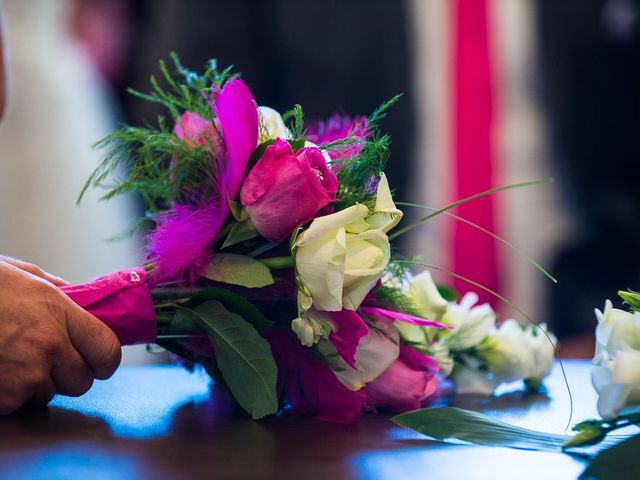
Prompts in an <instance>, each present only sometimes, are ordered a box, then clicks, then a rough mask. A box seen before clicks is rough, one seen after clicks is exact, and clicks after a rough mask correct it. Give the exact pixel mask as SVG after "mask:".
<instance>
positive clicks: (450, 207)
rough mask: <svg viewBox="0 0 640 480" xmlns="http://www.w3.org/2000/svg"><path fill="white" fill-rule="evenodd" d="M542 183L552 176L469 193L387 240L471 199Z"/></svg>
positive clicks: (549, 180)
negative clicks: (468, 195)
mask: <svg viewBox="0 0 640 480" xmlns="http://www.w3.org/2000/svg"><path fill="white" fill-rule="evenodd" d="M543 183H553V178H543V179H541V180H533V181H530V182H522V183H513V184H511V185H503V186H501V187H496V188H492V189H490V190H485V191H484V192H480V193H476V194H475V195H471V196H470V197H466V198H463V199H461V200H457V201H455V202H453V203H450V204H449V205H447V206H445V207H442V208H440V209H438V210H436V211H435V212H433V213H430V214H429V215H427V216H425V217H422V218H420V219H418V220H416V221H415V222H413V223H410V224H409V225H407V226H405V227H403V228H401V229H400V230H397V231H395V232H394V233H392V234H391V235H389V240H393V239H394V238H397V237H399V236H400V235H403V234H405V233H407V232H409V231H410V230H413V229H414V228H416V227H417V226H419V225H422V224H423V223H424V222H426V221H427V220H429V219H430V218H433V217H435V216H436V215H440V214H441V213H443V212H446V211H447V210H451V209H452V208H455V207H457V206H459V205H462V204H464V203H467V202H471V201H472V200H476V199H478V198H481V197H486V196H487V195H492V194H494V193H498V192H502V191H504V190H510V189H512V188H520V187H528V186H531V185H540V184H543Z"/></svg>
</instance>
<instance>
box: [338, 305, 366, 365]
mask: <svg viewBox="0 0 640 480" xmlns="http://www.w3.org/2000/svg"><path fill="white" fill-rule="evenodd" d="M330 314H331V320H332V321H333V323H335V325H336V330H334V331H333V332H331V334H330V335H329V340H331V343H333V345H334V346H335V347H336V350H337V351H338V353H339V354H340V356H341V357H342V358H343V359H344V361H345V362H347V364H348V365H349V366H350V367H352V368H356V350H357V348H358V344H359V343H360V339H361V338H362V337H364V336H365V335H366V334H367V333H369V327H368V326H367V324H366V323H364V320H362V318H360V315H358V314H357V313H356V312H354V311H352V310H346V309H343V310H341V311H339V312H330Z"/></svg>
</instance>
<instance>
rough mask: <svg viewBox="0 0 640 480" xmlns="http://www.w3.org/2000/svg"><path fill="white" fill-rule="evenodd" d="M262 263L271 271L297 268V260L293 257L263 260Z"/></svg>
mask: <svg viewBox="0 0 640 480" xmlns="http://www.w3.org/2000/svg"><path fill="white" fill-rule="evenodd" d="M260 261H261V262H262V263H263V264H264V265H266V266H267V267H269V268H270V269H271V270H286V269H287V268H294V267H295V266H296V259H295V258H294V257H293V256H292V255H288V256H286V257H271V258H261V259H260Z"/></svg>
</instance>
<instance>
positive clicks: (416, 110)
mask: <svg viewBox="0 0 640 480" xmlns="http://www.w3.org/2000/svg"><path fill="white" fill-rule="evenodd" d="M0 4H1V5H3V11H4V23H5V35H6V43H7V54H8V62H7V63H8V65H7V70H8V74H9V103H8V109H7V114H6V118H5V121H4V122H3V123H2V124H1V125H0V252H2V253H4V254H8V255H13V256H16V257H20V258H23V259H25V260H29V261H32V262H34V263H37V264H39V265H41V266H42V267H44V268H46V269H48V270H51V271H52V272H54V273H56V274H58V275H61V276H63V277H65V278H67V279H68V280H70V281H73V282H82V281H87V280H89V279H90V278H92V277H95V276H97V275H99V274H102V273H105V272H108V271H111V270H115V269H118V268H125V267H129V266H132V265H136V264H138V263H140V261H141V259H142V258H143V255H144V252H143V250H142V243H141V241H140V239H138V238H131V239H128V240H125V241H120V242H106V241H105V240H106V239H108V238H110V237H114V236H117V235H119V234H121V233H122V232H124V231H125V230H126V229H127V228H128V227H129V226H131V225H132V224H133V222H134V220H135V217H136V215H139V214H140V213H141V210H140V208H141V207H140V205H139V204H138V203H137V201H136V199H135V198H121V199H119V200H118V201H113V202H110V203H109V204H108V205H107V204H103V203H99V202H98V198H99V192H94V193H93V194H91V195H90V196H89V197H87V198H86V199H85V200H84V201H83V203H82V205H81V206H80V207H76V206H75V199H76V196H77V194H78V192H79V191H80V189H81V186H82V184H83V182H84V180H85V179H86V177H87V176H88V175H89V173H90V172H91V171H92V170H93V168H95V166H96V164H97V162H98V161H99V159H100V152H95V151H93V150H92V149H91V145H92V144H93V143H94V142H95V141H97V140H98V139H100V138H102V137H103V136H105V135H106V134H107V133H108V132H109V131H110V130H111V129H113V128H114V127H116V126H117V125H120V124H122V123H123V122H124V123H129V124H140V123H142V122H144V121H150V122H151V121H153V120H154V119H155V116H156V115H157V114H158V113H160V112H159V111H158V110H157V109H156V108H155V107H154V106H153V105H149V104H144V103H141V102H140V101H138V100H136V99H135V98H133V97H131V96H130V95H127V94H126V92H125V87H126V86H132V87H134V88H136V89H139V90H143V91H145V90H146V89H147V86H148V78H149V76H150V75H151V74H152V73H155V72H156V68H157V62H158V60H159V59H160V58H167V56H168V53H169V52H170V51H172V50H173V51H176V52H177V53H178V54H179V55H180V57H181V59H182V61H183V63H184V64H185V65H187V66H188V67H190V68H192V69H200V68H201V67H202V65H204V63H205V61H206V60H207V59H209V58H214V57H215V58H217V59H218V61H219V64H220V65H221V66H228V65H234V66H235V69H236V70H238V71H241V72H243V76H244V79H245V80H246V81H247V83H248V84H249V86H250V88H251V89H252V91H253V94H254V95H255V97H256V99H257V100H258V102H259V103H260V104H262V105H268V106H271V107H273V108H275V109H277V110H279V111H284V110H288V109H289V108H291V106H292V105H294V104H295V103H300V104H302V105H303V107H304V109H305V114H306V116H307V118H318V119H320V118H324V117H328V116H330V115H331V114H332V113H334V112H336V111H338V112H342V113H351V114H368V113H370V112H371V111H372V110H373V109H374V108H375V107H376V106H378V105H379V104H380V103H382V102H384V101H385V100H387V99H389V98H390V97H392V96H393V95H394V94H396V93H398V92H404V96H403V97H402V100H401V101H400V103H398V104H397V105H396V106H395V107H394V108H393V110H392V111H391V112H390V114H389V116H388V117H387V118H386V119H385V120H384V121H383V123H382V127H383V129H384V130H385V131H386V132H388V133H389V134H390V135H391V136H392V140H393V144H392V155H391V160H390V165H389V171H388V174H389V177H390V181H391V184H392V185H393V186H395V188H396V191H395V196H396V200H402V201H412V202H417V203H421V204H423V205H425V206H429V207H441V206H443V205H446V204H447V203H450V202H452V201H455V200H458V199H460V198H464V197H467V196H469V195H472V194H475V193H478V192H481V191H485V190H488V189H491V188H494V187H497V186H501V185H507V184H513V183H517V182H525V181H530V180H537V179H543V178H549V177H553V178H554V179H555V183H553V184H540V185H535V186H529V187H523V188H518V189H512V190H508V191H504V192H500V193H496V194H494V195H491V196H489V197H485V198H483V199H480V200H476V201H474V202H470V203H468V204H465V205H463V206H461V207H459V208H458V209H457V210H456V211H455V213H456V214H457V215H459V216H461V217H463V218H464V219H466V220H468V221H471V222H474V223H476V224H478V225H479V226H481V227H482V228H484V229H487V230H489V231H491V232H494V233H495V234H497V235H499V236H500V237H502V238H504V239H505V240H507V241H508V242H511V243H512V244H514V245H515V246H516V247H518V249H520V250H521V251H522V255H518V254H517V253H514V251H512V250H510V249H509V248H506V247H505V245H504V244H502V243H500V242H498V241H496V240H495V239H494V238H493V237H491V236H490V235H487V234H486V232H483V231H482V230H479V229H477V228H473V227H471V226H470V225H468V224H466V223H464V222H461V221H459V220H456V219H455V218H452V217H449V216H444V215H440V216H438V217H437V218H434V219H433V220H430V221H429V222H427V223H426V224H425V225H423V226H421V227H419V228H418V229H416V230H414V231H413V232H412V233H411V234H409V235H407V236H406V238H403V243H402V245H401V249H402V250H403V251H405V252H406V253H407V254H409V253H413V252H419V253H420V254H421V255H422V258H423V261H424V262H425V264H428V265H432V266H433V267H436V268H437V269H436V270H435V271H434V274H435V276H436V277H437V279H438V280H439V281H441V282H445V283H449V284H453V285H455V287H456V288H457V289H458V290H459V291H466V290H469V289H472V290H478V288H477V287H475V286H474V285H472V284H469V283H468V282H465V281H463V280H462V279H460V278H454V277H452V276H451V275H449V274H447V273H446V272H447V271H453V272H455V273H456V274H458V275H459V276H460V277H465V278H468V279H470V280H472V281H473V282H477V283H479V284H482V285H484V286H485V287H487V288H488V289H490V290H493V291H498V292H500V293H501V294H502V295H503V296H504V297H506V298H507V299H508V300H509V301H510V302H512V303H513V304H515V305H517V306H518V307H519V308H520V309H522V310H524V311H525V312H526V313H527V314H528V316H529V317H530V318H531V319H533V320H534V321H536V322H547V323H550V324H551V325H552V328H553V329H554V331H555V332H556V333H557V334H558V336H559V337H560V340H561V343H562V352H563V354H564V355H565V356H575V355H579V356H585V357H590V356H591V355H592V354H593V341H592V336H593V329H594V327H595V316H594V314H593V309H594V308H595V307H598V308H602V306H603V304H604V300H605V299H606V298H610V299H612V300H614V297H615V294H616V291H617V290H618V289H626V288H635V289H640V248H639V247H640V245H639V242H640V185H639V179H640V132H639V127H640V109H639V107H640V70H639V68H640V17H639V15H640V0H563V1H562V2H558V1H554V0H341V1H338V0H324V1H322V2H319V1H315V0H226V1H222V0H180V1H178V0H0ZM405 210H406V214H407V216H408V217H410V218H418V217H419V216H420V215H424V214H426V213H429V212H428V211H427V210H420V209H413V210H415V211H412V209H410V208H409V207H406V208H405ZM526 256H529V257H531V258H534V259H535V260H537V261H538V262H539V263H540V264H541V265H543V266H544V267H545V268H547V269H548V270H549V271H550V272H551V273H552V274H553V275H554V276H555V277H556V278H557V280H558V283H557V284H554V283H553V282H551V281H550V280H549V279H547V278H546V277H545V276H544V275H542V274H541V273H540V272H539V271H537V270H536V269H535V268H534V267H533V266H532V265H531V264H530V263H528V262H527V260H526ZM481 298H482V300H483V301H488V302H491V303H492V304H493V305H494V306H495V307H496V308H497V309H498V310H499V311H500V313H501V316H502V318H503V319H504V318H506V317H508V316H515V317H516V318H520V320H522V321H524V319H523V318H522V317H518V314H517V313H516V312H514V310H513V309H512V308H511V307H509V306H508V305H507V304H505V303H504V302H501V301H499V300H497V299H496V298H495V297H494V296H492V295H490V294H489V293H487V292H484V291H483V292H481ZM125 359H126V361H127V362H129V363H136V362H143V361H148V360H149V357H147V356H146V355H145V353H144V352H142V351H140V350H137V351H136V350H130V351H129V353H127V356H126V357H125Z"/></svg>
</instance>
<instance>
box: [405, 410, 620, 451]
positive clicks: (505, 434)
mask: <svg viewBox="0 0 640 480" xmlns="http://www.w3.org/2000/svg"><path fill="white" fill-rule="evenodd" d="M392 420H393V421H394V422H396V423H397V424H399V425H402V426H403V427H407V428H410V429H412V430H415V431H416V432H419V433H422V434H423V435H427V436H429V437H432V438H435V439H436V440H443V441H445V440H447V439H456V440H463V441H465V442H469V443H474V444H476V445H484V446H493V447H509V448H521V449H525V450H540V451H547V452H561V451H563V450H562V446H563V445H564V444H565V442H567V441H568V440H569V439H570V438H571V437H570V436H568V435H557V434H553V433H545V432H538V431H536V430H530V429H527V428H522V427H516V426H514V425H510V424H508V423H504V422H501V421H499V420H495V419H493V418H491V417H488V416H486V415H483V414H481V413H478V412H474V411H471V410H463V409H461V408H456V407H446V408H428V409H424V410H416V411H413V412H408V413H404V414H402V415H398V416H396V417H393V418H392ZM618 441H619V440H618ZM613 442H615V440H610V439H606V440H604V441H603V442H602V443H601V444H599V445H598V446H596V447H585V448H580V449H573V450H572V452H575V453H582V454H590V453H591V454H593V453H594V451H598V450H601V449H602V448H606V447H607V446H609V445H611V444H612V443H613Z"/></svg>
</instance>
